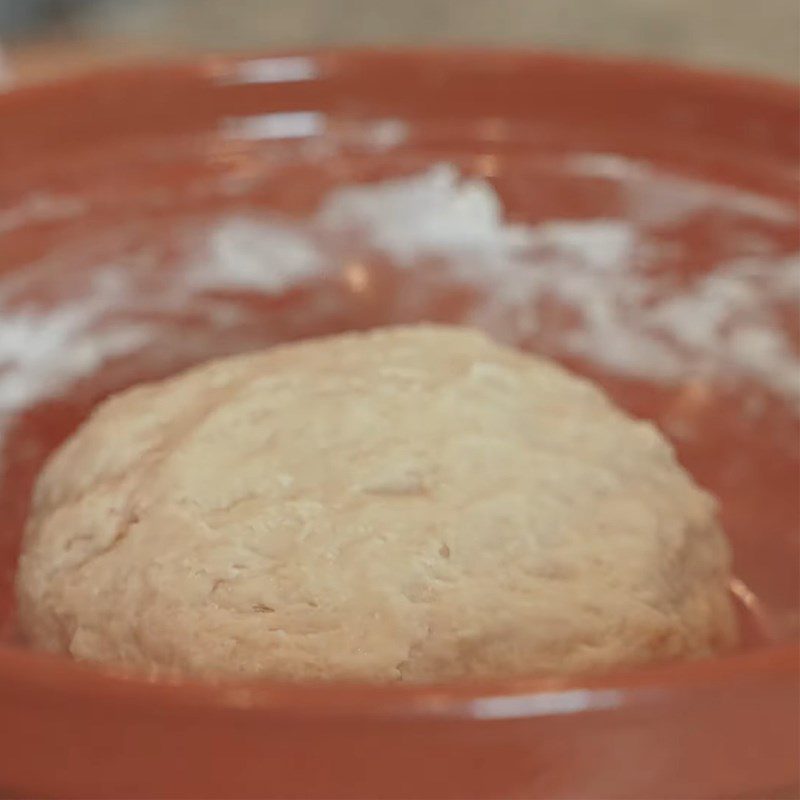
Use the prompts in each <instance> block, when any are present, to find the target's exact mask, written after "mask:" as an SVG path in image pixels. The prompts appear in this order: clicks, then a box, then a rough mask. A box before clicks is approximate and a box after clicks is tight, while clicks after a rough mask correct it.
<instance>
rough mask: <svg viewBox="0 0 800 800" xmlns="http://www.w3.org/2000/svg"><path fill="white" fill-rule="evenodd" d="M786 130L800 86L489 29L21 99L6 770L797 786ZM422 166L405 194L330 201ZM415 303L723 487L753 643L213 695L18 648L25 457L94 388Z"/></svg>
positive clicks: (375, 784) (0, 779)
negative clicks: (667, 445) (547, 358)
mask: <svg viewBox="0 0 800 800" xmlns="http://www.w3.org/2000/svg"><path fill="white" fill-rule="evenodd" d="M798 119H800V107H799V106H798V96H797V91H796V89H795V88H794V87H790V86H781V85H777V84H772V83H768V82H763V81H756V80H750V79H743V78H736V77H726V76H715V75H707V74H700V73H695V72H691V71H687V70H683V69H677V68H671V67H663V66H654V65H649V64H642V63H634V62H612V61H601V60H586V59H581V58H572V57H563V56H543V55H532V54H525V53H498V52H477V51H476V52H427V53H420V52H391V51H390V52H367V51H349V52H340V53H337V52H321V53H312V54H299V55H297V54H296V55H292V56H275V57H272V56H269V57H259V58H238V59H228V58H225V59H218V58H212V59H205V60H200V61H197V62H194V63H191V64H188V65H185V64H184V65H169V66H149V67H142V68H135V69H133V68H132V69H123V70H116V71H113V72H104V73H99V74H93V75H89V76H86V77H79V78H74V79H70V80H68V81H64V82H61V83H58V84H54V85H46V86H37V87H30V88H25V89H22V90H19V91H9V92H7V93H5V94H3V95H0V131H1V133H0V422H1V423H2V425H1V426H0V427H1V428H2V434H3V438H2V445H1V446H2V451H1V453H2V456H1V458H2V461H1V462H0V463H1V464H2V484H0V503H2V523H1V527H0V595H1V596H2V603H0V608H1V609H2V614H1V615H0V620H2V621H3V624H4V630H5V631H6V633H5V637H4V639H3V643H2V644H1V645H0V787H2V789H4V790H5V791H6V792H7V793H8V794H10V795H12V796H14V795H15V794H16V795H26V796H58V797H90V796H91V797H95V796H96V797H101V796H102V797H123V796H126V797H132V796H138V797H154V796H159V797H302V798H308V797H327V798H333V797H342V798H344V797H348V798H351V797H365V798H375V797H395V798H408V797H419V798H423V797H439V798H444V797H449V798H465V797H519V798H522V797H525V798H534V797H542V798H544V797H547V798H557V797H561V798H567V797H571V798H574V797H594V798H608V797H615V798H623V797H627V798H644V797H648V798H649V797H662V798H678V797H692V798H700V797H704V798H705V797H754V798H755V797H758V798H766V797H791V796H795V794H794V793H795V792H796V791H797V788H798V774H797V769H798V768H797V752H798V725H797V722H798V719H797V709H798V645H797V631H798V624H797V623H798V569H797V565H798V477H799V473H798V463H799V459H798V447H797V445H798V428H797V414H796V408H797V405H796V400H797V397H796V391H795V390H796V388H797V387H796V374H797V373H796V371H795V372H794V373H793V372H792V370H793V365H794V367H795V369H796V361H793V359H794V358H796V355H797V349H796V348H797V332H798V321H797V302H796V295H795V294H794V291H795V290H794V289H793V288H792V286H793V284H792V281H793V280H794V277H796V270H795V267H796V263H795V262H793V261H792V259H793V257H794V254H796V253H797V250H798V232H797V224H796V213H797V209H796V200H797V182H796V181H797V166H798V141H800V139H799V137H798ZM437 163H439V164H442V163H444V164H449V165H451V166H449V167H439V169H438V171H434V172H433V173H426V170H428V169H429V168H430V167H431V165H433V164H437ZM457 174H460V175H461V176H467V177H471V178H475V179H476V180H477V181H480V183H477V184H469V185H467V186H466V187H465V186H464V185H463V184H461V185H458V184H457V182H456V181H457V179H456V175H457ZM415 175H416V176H417V178H416V180H417V183H413V182H412V183H409V181H406V182H405V183H401V184H400V185H399V186H400V189H399V191H400V194H401V195H402V197H401V199H400V200H397V201H396V202H395V201H393V200H391V199H387V194H386V192H384V193H383V194H380V192H377V193H376V190H375V187H372V188H371V189H367V190H364V191H361V193H360V194H359V193H358V192H357V193H356V203H355V209H356V210H354V206H353V205H352V203H351V205H350V206H348V205H347V202H346V201H345V200H343V197H346V196H343V195H342V194H341V192H339V193H338V194H337V190H338V189H339V188H341V187H342V186H347V185H353V184H359V183H370V182H373V183H374V182H376V181H380V180H383V179H386V178H388V177H398V176H406V178H407V177H408V176H412V178H413V176H415ZM420 175H422V176H423V177H422V178H420V177H419V176H420ZM409 187H411V190H413V191H412V193H411V194H409V191H411V190H410V189H409ZM414 187H416V188H414ZM420 187H421V188H420ZM437 187H438V188H437ZM470 187H472V188H470ZM395 188H397V187H395ZM384 189H386V187H384ZM387 191H388V190H387ZM365 192H366V193H365ZM426 192H427V193H426ZM437 192H438V194H437ZM404 193H405V194H404ZM331 197H334V200H331ZM351 197H352V195H351ZM326 198H327V200H326ZM454 198H455V199H454ZM458 198H460V200H458ZM465 198H466V199H465ZM469 198H472V199H471V200H470V199H469ZM494 198H499V200H500V202H501V203H502V209H499V208H498V206H497V203H496V202H495V199H494ZM456 200H458V202H456ZM448 202H450V203H451V204H450V205H449V206H448ZM326 203H327V205H326ZM393 203H394V205H392V204H393ZM331 204H332V205H331ZM320 205H322V206H323V207H324V208H326V209H327V211H326V212H325V213H321V214H320V213H318V212H317V211H316V209H318V208H319V207H320ZM348 208H349V210H348ZM447 208H449V209H450V210H449V211H447ZM331 209H333V210H331ZM343 209H344V210H343ZM373 210H375V211H376V214H377V216H376V218H375V219H370V213H371V211H373ZM448 214H449V216H448ZM470 215H472V216H470ZM387 225H388V228H389V229H390V230H389V232H388V233H387V230H388V229H387V228H386V226H387ZM404 226H405V227H404ZM448 226H449V227H448ZM398 231H399V233H398ZM442 231H445V232H446V233H442ZM287 236H288V237H289V239H288V240H287V239H286V238H285V237H287ZM281 237H284V238H281ZM392 237H394V238H392ZM460 237H461V238H460ZM464 237H466V238H464ZM465 241H466V244H465ZM287 253H289V254H290V255H287ZM292 253H294V256H291V254H292ZM309 253H311V255H309ZM295 256H296V257H295ZM293 259H294V260H293ZM422 318H427V319H440V320H459V321H466V322H469V323H471V324H476V325H484V326H486V327H488V328H490V329H491V330H492V331H493V332H494V333H496V334H497V335H500V336H501V337H504V338H506V339H509V340H512V341H515V342H517V343H518V344H520V346H523V347H529V348H532V349H537V350H540V351H543V352H547V353H549V354H551V355H553V356H554V357H557V358H560V359H562V360H563V361H565V362H566V363H568V364H569V365H571V366H572V367H573V368H575V369H578V370H580V371H583V372H584V373H586V374H588V375H590V376H592V377H593V378H594V379H596V380H598V381H600V382H601V383H602V384H603V385H604V386H605V387H606V388H607V389H608V390H609V391H610V392H611V393H612V395H613V396H614V397H615V398H616V400H617V401H618V402H620V403H621V404H623V405H624V406H625V407H627V408H629V409H630V410H631V411H632V412H634V413H636V414H639V415H642V416H645V417H649V418H652V419H654V420H655V421H656V422H657V423H658V424H659V425H661V427H662V428H663V430H664V431H665V432H666V433H667V435H668V436H670V437H671V438H672V439H673V440H674V442H675V445H676V447H677V449H678V452H679V455H680V457H681V459H682V460H683V462H684V463H685V464H686V466H687V467H688V468H689V469H690V470H691V471H692V472H693V473H694V475H695V476H696V477H697V479H698V480H699V481H700V482H702V483H703V484H705V485H706V486H708V487H709V488H710V489H711V490H712V491H713V492H715V493H716V494H717V496H718V497H719V498H720V501H721V513H722V518H723V522H724V524H725V527H726V529H727V532H728V534H729V536H730V538H731V540H732V543H733V548H734V553H735V569H736V574H737V576H738V579H739V580H738V582H737V583H736V586H735V587H734V589H735V591H736V593H737V596H738V598H739V600H740V602H741V606H742V618H743V624H744V627H745V629H746V631H747V636H746V642H745V643H744V645H743V646H742V648H741V650H740V651H739V652H736V653H734V654H730V655H727V656H725V657H720V658H716V659H709V660H705V661H698V662H695V663H681V664H673V665H663V666H657V667H653V668H650V669H642V670H639V671H636V672H626V673H624V674H623V673H620V674H611V675H603V676H591V677H587V678H585V679H583V678H581V679H575V678H573V679H565V680H546V681H543V680H535V679H531V680H523V681H516V682H502V681H496V682H487V683H484V684H481V685H474V684H462V685H441V686H406V685H391V686H381V687H374V686H361V685H350V686H343V685H318V686H307V685H293V686H285V685H276V684H274V683H271V682H267V681H248V682H245V683H235V682H234V683H223V684H219V685H211V684H203V683H198V682H193V681H185V682H175V683H165V682H160V683H151V682H147V681H146V680H143V679H139V678H132V677H126V676H123V675H118V674H112V673H109V672H107V671H100V670H97V669H93V668H91V667H88V666H85V665H81V664H76V663H72V662H70V661H69V660H67V659H65V658H58V657H53V656H48V655H42V654H39V653H35V652H32V651H30V650H28V649H26V648H25V647H24V646H23V645H21V644H20V643H19V642H18V641H17V639H16V637H15V635H14V627H13V605H12V602H11V596H12V592H11V586H12V579H13V570H14V562H15V556H16V550H17V545H18V542H19V539H20V534H21V529H22V525H23V520H24V517H25V513H26V507H27V503H28V497H29V492H30V488H31V482H32V479H33V477H34V475H35V474H36V472H37V470H38V469H39V467H40V466H41V463H42V461H43V459H44V458H45V457H46V455H47V453H48V452H49V451H51V450H52V448H53V447H54V446H55V445H56V444H57V443H58V442H59V441H61V440H62V439H63V438H64V437H65V436H67V435H68V434H69V433H70V431H71V430H73V429H74V428H75V426H76V425H77V424H78V423H79V422H80V420H81V419H82V418H83V417H84V416H85V415H86V413H87V412H88V410H89V409H90V407H91V406H92V405H93V404H94V403H95V402H97V400H98V399H99V398H100V397H102V396H103V395H105V394H107V393H108V392H109V391H112V390H115V389H117V388H120V387H122V386H125V385H128V384H130V383H133V382H135V381H137V380H141V379H143V378H148V377H154V376H158V375H164V374H167V373H169V372H172V371H174V370H176V369H178V368H180V367H182V366H185V365H187V364H190V363H194V362H196V361H199V360H201V359H203V358H205V357H208V356H210V355H213V354H218V353H223V352H231V351H236V350H243V349H246V348H251V347H256V346H260V345H265V344H269V343H272V342H275V341H278V340H281V339H286V338H296V337H300V336H306V335H311V334H315V333H320V332H322V331H331V330H340V329H343V328H348V327H366V326H370V325H376V324H381V323H385V322H396V321H401V320H414V319H422ZM793 375H794V378H793V377H792V376H793Z"/></svg>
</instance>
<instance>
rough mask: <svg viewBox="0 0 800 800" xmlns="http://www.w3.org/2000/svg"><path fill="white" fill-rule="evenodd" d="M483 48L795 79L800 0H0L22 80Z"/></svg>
mask: <svg viewBox="0 0 800 800" xmlns="http://www.w3.org/2000/svg"><path fill="white" fill-rule="evenodd" d="M343 44H372V45H389V44H399V45H421V46H422V45H430V44H487V45H500V46H517V47H520V46H522V47H532V48H541V49H567V50H573V51H583V52H601V53H609V54H619V55H628V56H644V57H648V58H656V59H667V60H672V61H681V62H685V63H690V64H695V65H700V66H707V67H713V68H718V69H726V70H734V71H737V72H746V73H753V74H762V75H767V76H773V77H777V78H783V79H788V80H793V81H795V80H797V79H798V77H800V2H798V0H758V1H756V0H0V46H2V48H3V52H4V56H5V58H4V62H5V67H4V68H5V70H6V74H9V73H11V74H13V75H14V77H15V78H17V79H18V80H22V81H30V80H45V79H48V78H50V77H54V76H58V75H61V74H65V73H68V72H69V71H74V70H80V69H85V68H88V67H91V66H93V65H96V64H102V63H108V62H119V61H124V60H129V59H137V58H139V59H141V58H150V57H153V56H168V57H180V56H182V55H186V54H188V53H191V52H193V51H198V50H215V51H221V50H237V49H251V50H252V49H259V48H297V47H308V46H316V45H343Z"/></svg>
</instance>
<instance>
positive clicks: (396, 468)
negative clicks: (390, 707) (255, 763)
mask: <svg viewBox="0 0 800 800" xmlns="http://www.w3.org/2000/svg"><path fill="white" fill-rule="evenodd" d="M728 579H729V555H728V549H727V546H726V542H725V539H724V537H723V535H722V533H721V531H720V528H719V525H718V523H717V521H716V517H715V503H714V501H713V500H712V498H711V497H710V496H709V495H708V494H706V493H705V492H704V491H702V490H701V489H699V488H698V487H697V486H696V485H695V484H694V482H693V481H692V479H691V478H690V477H689V476H688V475H687V473H686V472H684V470H683V469H681V467H680V466H679V465H678V463H677V462H676V460H675V457H674V455H673V452H672V449H671V448H670V446H669V445H668V444H667V443H666V442H665V440H664V439H663V438H662V437H661V435H660V434H659V433H658V432H657V431H656V429H655V428H654V427H653V426H652V425H650V424H649V423H647V422H639V421H635V420H633V419H631V418H630V417H628V416H626V415H625V414H624V413H622V412H621V411H619V410H618V409H617V408H615V407H614V406H613V405H612V404H611V403H610V402H609V400H608V399H607V398H606V397H605V395H604V394H602V393H601V392H600V391H598V390H597V389H596V388H595V387H593V386H592V385H591V384H590V383H588V382H587V381H585V380H582V379H580V378H577V377H575V376H573V375H571V374H569V373H568V372H566V371H564V370H563V369H561V368H559V367H558V366H556V365H554V364H552V363H550V362H548V361H546V360H544V359H541V358H534V357H532V356H530V355H526V354H523V353H521V352H517V351H515V350H513V349H508V348H504V347H500V346H498V345H496V344H494V343H492V342H491V341H489V340H488V339H487V338H486V337H484V336H483V335H482V334H480V333H478V332H475V331H472V330H467V329H460V328H455V327H444V326H431V325H421V326H414V327H399V328H386V329H381V330H377V331H374V332H370V333H350V334H345V335H341V336H333V337H330V338H325V339H318V340H312V341H306V342H302V343H298V344H289V345H285V346H281V347H275V348H273V349H270V350H267V351H265V352H259V353H255V354H248V355H244V356H237V357H234V358H227V359H224V360H220V361H214V362H211V363H209V364H206V365H204V366H201V367H198V368H196V369H193V370H190V371H189V372H186V373H185V374H182V375H179V376H177V377H175V378H172V379H170V380H166V381H163V382H160V383H153V384H149V385H143V386H140V387H138V388H134V389H131V390H129V391H126V392H123V393H121V394H119V395H117V396H116V397H113V398H111V399H110V400H108V401H107V402H105V403H103V404H102V405H101V406H100V407H99V408H98V409H97V410H96V411H95V412H94V414H93V415H92V416H91V418H90V419H89V420H88V421H87V422H86V423H85V424H84V425H83V427H82V428H80V430H78V431H77V432H76V433H75V434H74V435H73V436H72V438H71V439H69V440H68V441H67V442H66V443H65V444H64V445H63V446H62V447H61V449H60V450H59V451H58V452H57V453H56V454H55V455H54V456H53V457H52V458H51V460H50V462H49V463H48V465H47V467H46V468H45V470H44V472H43V474H42V476H41V478H40V480H39V482H38V485H37V488H36V492H35V498H34V503H33V508H32V512H31V517H30V521H29V525H28V528H27V531H26V535H25V539H24V546H23V553H22V556H21V561H20V565H19V573H18V583H17V588H18V599H19V614H20V621H21V626H22V629H23V632H24V634H25V635H26V636H27V637H28V639H29V640H30V642H31V643H33V644H34V645H35V646H37V647H40V648H43V649H46V650H50V651H56V652H63V653H70V654H71V655H72V656H74V657H75V658H77V659H88V660H91V661H95V662H103V663H109V664H117V665H125V666H127V667H133V668H137V669H144V670H147V671H149V672H153V673H161V672H163V671H167V672H171V673H175V672H177V673H189V674H199V675H219V674H228V675H260V676H268V677H271V678H279V679H299V680H306V679H308V680H318V679H319V680H331V679H348V680H349V679H352V680H364V681H398V680H403V681H438V680H445V679H454V678H462V677H488V676H491V677H503V676H521V675H554V674H560V673H574V672H580V671H585V670H597V669H600V670H602V669H606V668H609V667H612V666H615V665H635V664H643V663H646V662H653V661H661V660H667V659H677V658H691V657H697V656H704V655H708V654H710V653H712V652H713V651H716V650H718V649H720V648H724V647H726V646H728V645H731V644H732V643H733V642H734V641H735V638H736V628H735V622H734V614H733V610H732V605H731V601H730V598H729V594H728Z"/></svg>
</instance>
